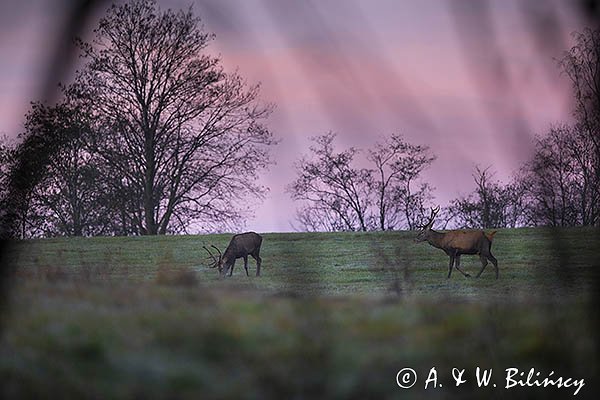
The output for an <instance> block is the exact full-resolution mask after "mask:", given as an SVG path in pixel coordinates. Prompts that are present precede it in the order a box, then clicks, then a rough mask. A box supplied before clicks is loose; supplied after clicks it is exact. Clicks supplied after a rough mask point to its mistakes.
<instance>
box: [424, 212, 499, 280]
mask: <svg viewBox="0 0 600 400" xmlns="http://www.w3.org/2000/svg"><path fill="white" fill-rule="evenodd" d="M437 212H439V208H438V209H437V211H436V210H432V213H431V217H430V220H429V222H428V223H427V224H426V225H425V226H424V227H423V230H421V232H419V235H418V236H417V238H416V239H415V241H417V242H424V241H426V242H427V243H429V244H430V245H432V246H433V247H437V248H438V249H442V250H443V251H444V252H445V253H446V254H447V255H448V256H449V257H450V264H449V265H448V278H450V275H451V274H452V267H453V266H454V267H456V269H457V270H458V271H460V273H462V274H463V275H464V276H467V277H468V276H470V275H469V274H467V273H465V272H463V271H462V270H461V269H460V256H461V255H463V254H471V255H473V254H478V255H479V259H480V260H481V269H480V270H479V273H478V274H477V278H479V276H480V275H481V274H482V272H483V270H484V269H485V267H486V266H487V264H488V260H489V261H491V262H492V264H493V265H494V268H495V269H496V279H498V260H496V258H495V257H494V256H493V255H492V240H493V238H494V235H495V234H496V232H495V231H494V232H492V233H485V232H484V231H481V230H455V231H450V232H437V231H434V230H433V229H431V227H432V225H433V220H434V219H435V216H436V214H437Z"/></svg>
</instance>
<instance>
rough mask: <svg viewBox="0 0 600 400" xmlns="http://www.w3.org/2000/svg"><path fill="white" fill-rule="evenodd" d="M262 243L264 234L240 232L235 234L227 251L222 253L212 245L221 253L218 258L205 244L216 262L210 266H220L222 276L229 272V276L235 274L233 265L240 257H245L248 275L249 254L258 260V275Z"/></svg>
mask: <svg viewBox="0 0 600 400" xmlns="http://www.w3.org/2000/svg"><path fill="white" fill-rule="evenodd" d="M261 243H262V236H260V235H259V234H258V233H254V232H246V233H240V234H239V235H234V236H233V237H232V238H231V241H230V242H229V246H227V249H225V253H224V254H221V251H220V250H219V249H218V248H217V247H215V246H212V245H211V247H212V248H214V249H215V250H217V252H218V253H219V258H218V259H217V258H216V257H215V256H214V255H213V254H212V253H211V252H210V250H209V249H208V248H207V247H206V246H203V247H204V249H205V250H206V251H208V254H210V256H211V257H212V259H213V262H214V264H213V265H211V266H210V268H215V267H218V269H219V273H220V274H221V275H222V276H225V275H227V272H229V276H231V274H233V267H234V266H235V260H236V259H238V258H242V257H243V258H244V268H245V269H246V276H249V275H248V255H251V256H252V258H254V259H255V260H256V276H259V275H260V263H261V261H262V259H261V258H260V255H259V253H260V245H261Z"/></svg>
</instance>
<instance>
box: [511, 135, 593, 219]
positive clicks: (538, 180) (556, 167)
mask: <svg viewBox="0 0 600 400" xmlns="http://www.w3.org/2000/svg"><path fill="white" fill-rule="evenodd" d="M579 138H580V137H579ZM535 143H536V145H535V153H534V155H533V157H532V159H531V160H530V161H529V162H528V163H526V164H525V165H524V166H523V168H522V172H521V179H522V181H523V189H524V193H525V195H526V196H527V203H528V208H529V211H528V212H529V213H530V220H531V222H532V223H533V224H534V225H550V226H574V225H587V224H589V221H590V220H591V217H592V213H593V211H592V210H591V209H590V203H591V201H590V196H591V195H592V193H593V192H594V190H593V189H592V188H590V187H589V186H588V184H589V181H588V178H587V177H586V175H587V174H589V173H593V171H592V170H591V168H586V166H585V165H584V164H583V165H582V164H581V163H580V161H579V160H582V159H583V158H585V157H586V156H585V153H586V152H588V151H590V148H587V149H586V148H583V147H580V144H581V143H578V135H577V133H576V132H575V130H574V128H573V127H569V126H568V125H562V126H554V127H552V128H551V129H550V131H549V132H548V134H547V135H546V136H544V137H537V138H536V142H535ZM592 151H593V150H592ZM576 153H578V154H576Z"/></svg>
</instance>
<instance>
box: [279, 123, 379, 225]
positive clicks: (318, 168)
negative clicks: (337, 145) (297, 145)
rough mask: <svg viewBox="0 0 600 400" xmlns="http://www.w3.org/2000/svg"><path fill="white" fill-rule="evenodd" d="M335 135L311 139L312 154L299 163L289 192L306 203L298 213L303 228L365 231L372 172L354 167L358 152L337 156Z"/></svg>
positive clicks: (348, 152)
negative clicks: (312, 143)
mask: <svg viewBox="0 0 600 400" xmlns="http://www.w3.org/2000/svg"><path fill="white" fill-rule="evenodd" d="M335 136H336V135H335V134H334V133H332V132H329V133H327V134H325V135H322V136H317V137H315V138H312V141H313V142H314V143H315V145H313V146H311V147H310V152H311V155H310V156H309V157H306V156H305V157H302V158H301V159H300V160H299V161H298V162H296V171H297V173H298V177H297V179H296V180H295V181H294V182H293V183H292V184H290V185H288V187H287V191H288V192H289V193H290V194H291V196H292V198H293V199H294V200H300V201H303V202H305V205H304V207H303V208H301V209H300V210H299V211H298V221H299V222H300V224H301V225H302V227H303V229H306V230H314V231H319V230H326V231H338V230H350V231H356V230H361V231H366V230H367V228H368V225H367V224H368V215H367V212H368V208H369V205H370V190H371V173H372V171H371V170H368V169H364V168H363V169H359V168H354V167H353V166H352V161H353V160H354V157H355V155H356V153H357V152H358V150H357V149H355V148H350V149H348V150H345V151H342V152H340V153H336V152H335V150H334V148H333V142H334V139H335Z"/></svg>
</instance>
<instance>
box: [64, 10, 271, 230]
mask: <svg viewBox="0 0 600 400" xmlns="http://www.w3.org/2000/svg"><path fill="white" fill-rule="evenodd" d="M94 32H95V39H94V40H93V41H92V43H84V42H80V47H81V49H82V50H83V55H84V57H85V58H86V59H87V60H88V63H87V64H86V66H85V68H84V69H83V70H82V72H80V73H79V75H78V76H77V79H76V83H75V84H74V85H73V86H72V87H71V89H70V94H71V95H73V96H76V97H77V98H79V99H80V101H81V102H82V105H83V106H84V107H86V108H87V109H89V110H90V111H91V112H92V113H93V115H94V120H95V121H96V125H95V126H94V130H95V132H96V134H95V135H94V137H93V140H92V141H91V143H90V144H91V146H92V148H93V150H94V151H95V152H96V153H97V154H98V155H99V156H100V157H101V158H102V162H103V174H104V176H108V177H110V178H111V181H112V184H111V185H110V186H111V187H112V191H113V193H115V194H117V195H120V196H123V197H122V199H121V202H122V204H123V206H122V207H121V209H120V212H121V214H122V215H121V217H122V218H123V221H122V222H123V226H128V227H134V229H135V230H136V231H137V232H139V233H141V234H164V233H167V232H176V231H185V230H186V227H187V226H188V225H189V224H190V223H192V222H194V221H196V222H201V223H202V224H204V228H207V227H211V226H213V225H215V226H219V227H223V226H226V224H227V223H228V222H236V221H238V220H240V219H241V218H242V216H243V215H245V214H246V213H248V212H250V207H248V197H249V196H250V197H261V195H262V194H263V193H264V192H265V190H266V189H265V188H264V187H261V186H259V185H257V184H256V183H255V180H256V178H257V175H258V173H259V172H260V170H261V169H264V168H266V167H267V166H268V165H269V164H270V158H269V154H268V146H269V145H272V144H274V143H275V141H274V140H273V138H272V134H271V133H270V132H269V131H268V130H267V129H266V128H265V127H264V126H263V125H262V124H261V123H260V121H261V120H263V119H264V118H266V117H267V116H268V115H269V113H270V111H271V106H269V105H261V104H258V94H259V87H258V86H252V87H247V86H246V84H245V82H244V81H243V80H242V78H241V77H240V76H238V75H236V74H227V73H225V72H224V71H223V69H222V68H221V66H220V61H219V59H217V58H214V57H211V56H209V55H207V54H205V50H206V47H207V46H208V44H209V43H210V41H211V40H212V39H213V35H211V34H208V33H205V32H204V31H203V30H202V28H201V25H200V20H199V18H196V17H195V16H194V15H193V14H192V12H191V10H188V11H187V12H183V11H180V12H174V11H172V10H167V11H162V10H160V9H158V8H157V6H156V4H155V2H153V1H141V0H134V1H131V2H129V3H125V4H122V5H118V6H116V5H113V6H112V7H111V8H110V9H109V10H108V13H107V15H106V16H105V17H104V18H102V19H101V20H100V23H99V27H98V28H97V29H96V30H95V31H94Z"/></svg>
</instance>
